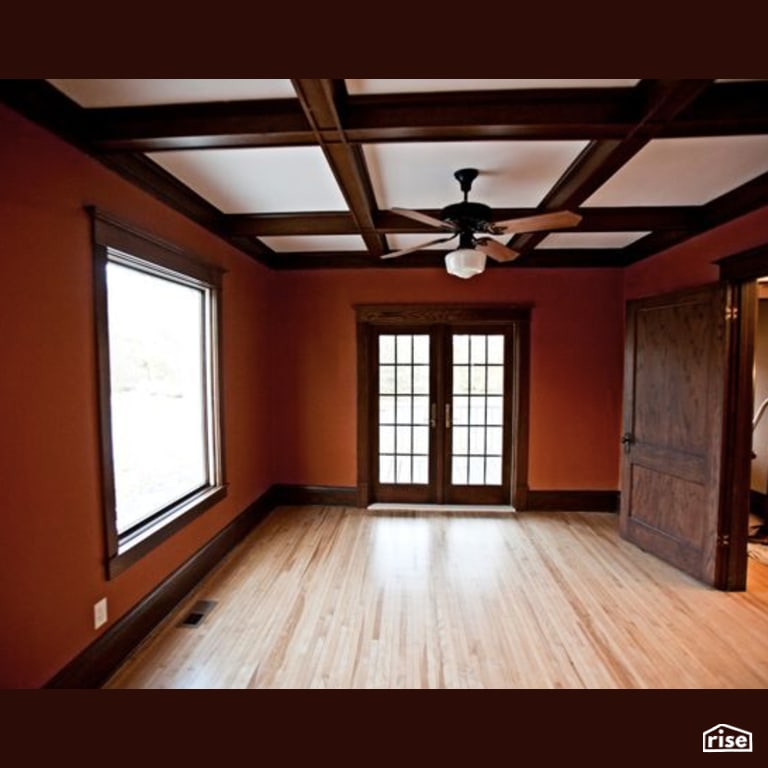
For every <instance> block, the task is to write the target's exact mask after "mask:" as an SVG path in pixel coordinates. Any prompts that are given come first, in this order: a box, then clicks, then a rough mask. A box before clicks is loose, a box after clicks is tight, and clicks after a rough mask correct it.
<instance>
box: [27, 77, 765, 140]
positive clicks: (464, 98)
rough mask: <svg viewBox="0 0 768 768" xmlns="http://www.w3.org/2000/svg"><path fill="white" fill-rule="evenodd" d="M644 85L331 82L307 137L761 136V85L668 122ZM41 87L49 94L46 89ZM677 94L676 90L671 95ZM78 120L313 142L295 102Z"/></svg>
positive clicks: (146, 134)
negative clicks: (432, 88) (464, 87)
mask: <svg viewBox="0 0 768 768" xmlns="http://www.w3.org/2000/svg"><path fill="white" fill-rule="evenodd" d="M22 82H23V81H22ZM647 82H648V81H644V82H643V83H641V84H640V85H639V86H638V87H637V88H618V89H616V88H578V89H575V88H574V89H552V90H534V91H487V92H479V93H472V94H468V93H438V94H397V95H383V96H354V97H349V96H347V95H346V91H345V90H344V88H343V81H332V86H331V88H332V92H333V94H332V100H333V101H336V102H338V110H337V116H338V123H337V122H336V121H335V119H334V118H333V114H332V113H330V112H329V111H328V109H325V110H323V109H322V108H319V107H318V112H317V115H316V118H318V120H317V130H318V131H319V132H320V134H321V137H322V140H323V142H324V143H326V144H333V143H343V142H344V141H348V142H351V143H366V142H382V141H384V142H386V141H423V140H460V139H464V140H468V139H563V140H577V139H578V140H585V139H587V140H597V139H624V138H627V137H628V136H629V135H630V134H631V133H632V132H635V131H636V130H637V127H638V125H640V124H643V125H645V127H646V129H647V130H648V132H649V133H650V134H652V135H658V136H664V137H669V136H709V135H716V134H728V135H742V134H751V133H758V132H765V131H766V130H768V84H766V83H724V84H718V85H714V86H712V88H711V89H710V91H707V92H706V93H704V94H702V96H701V98H697V99H696V100H695V101H694V102H693V103H692V104H690V106H689V107H687V108H686V109H684V110H683V111H682V113H681V114H680V115H678V116H677V117H675V119H674V120H672V121H671V122H670V119H669V117H668V116H667V114H665V113H664V112H663V111H662V112H659V113H657V114H650V115H649V114H647V113H648V107H649V104H650V105H651V106H652V105H653V103H654V99H655V98H657V94H655V93H654V92H653V89H652V87H651V86H648V85H646V83H647ZM659 82H663V81H659ZM674 82H679V81H674ZM689 82H694V83H695V82H703V81H689ZM46 85H48V84H46ZM48 87H49V88H51V89H53V86H50V85H48ZM53 90H54V91H55V90H56V89H53ZM56 93H58V92H56ZM680 93H682V91H678V94H680ZM59 95H61V94H59ZM665 107H666V109H667V110H669V109H670V108H672V109H674V101H672V100H670V101H667V102H665ZM82 112H83V113H84V117H86V118H87V133H88V137H89V140H90V141H91V142H92V143H93V144H94V145H96V146H97V147H99V148H100V149H101V150H104V151H136V152H151V151H160V150H172V149H202V148H213V147H245V146H294V145H304V144H313V143H315V134H314V133H313V131H312V126H311V125H310V123H309V122H308V120H307V117H306V114H305V111H304V109H303V108H302V105H301V104H300V103H299V101H298V100H296V99H272V100H265V101H238V102H221V103H201V104H180V105H161V106H144V107H120V108H103V109H89V110H82ZM85 113H87V114H85ZM342 132H343V134H342Z"/></svg>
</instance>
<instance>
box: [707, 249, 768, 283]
mask: <svg viewBox="0 0 768 768" xmlns="http://www.w3.org/2000/svg"><path fill="white" fill-rule="evenodd" d="M716 263H717V265H718V266H719V267H720V279H721V280H730V281H734V282H736V281H746V280H757V279H758V278H760V277H766V276H768V243H766V244H765V245H759V246H757V247H756V248H750V249H748V250H746V251H741V252H739V253H735V254H733V255H732V256H726V257H724V258H722V259H719V260H718V261H717V262H716Z"/></svg>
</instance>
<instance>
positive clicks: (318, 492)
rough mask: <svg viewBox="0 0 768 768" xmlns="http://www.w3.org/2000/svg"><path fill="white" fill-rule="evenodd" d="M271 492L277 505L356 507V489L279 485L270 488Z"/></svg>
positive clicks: (330, 486)
mask: <svg viewBox="0 0 768 768" xmlns="http://www.w3.org/2000/svg"><path fill="white" fill-rule="evenodd" d="M272 490H273V491H274V493H275V499H276V502H277V504H278V505H279V504H290V505H294V504H295V505H297V506H301V505H304V504H321V505H323V506H328V507H356V506H357V505H358V494H357V488H356V487H346V486H334V485H287V484H279V485H274V486H272Z"/></svg>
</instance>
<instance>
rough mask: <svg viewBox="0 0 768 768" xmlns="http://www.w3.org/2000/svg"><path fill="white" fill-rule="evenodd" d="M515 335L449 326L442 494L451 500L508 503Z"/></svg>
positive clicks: (442, 396)
mask: <svg viewBox="0 0 768 768" xmlns="http://www.w3.org/2000/svg"><path fill="white" fill-rule="evenodd" d="M512 342H513V333H512V329H511V328H509V327H497V328H492V327H483V328H476V327H467V328H457V327H451V328H448V329H446V334H445V341H444V343H443V344H442V346H441V348H442V349H443V350H444V358H443V361H442V362H443V370H444V373H443V375H442V376H441V377H440V380H441V381H444V382H445V391H444V392H442V393H440V402H441V404H442V409H443V414H444V419H443V423H442V428H443V432H444V434H445V440H444V442H443V447H442V448H443V452H444V458H443V461H442V462H441V467H442V468H443V472H442V477H440V478H438V482H439V483H440V484H441V486H442V489H443V491H442V498H443V500H444V501H445V503H447V504H509V498H510V493H509V487H510V475H511V468H512V467H511V464H512V462H511V449H512V418H511V415H512V402H513V400H514V393H513V387H512V380H513V376H512V372H513V368H514V365H513V359H512V357H513V343H512Z"/></svg>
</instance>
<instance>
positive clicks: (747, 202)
mask: <svg viewBox="0 0 768 768" xmlns="http://www.w3.org/2000/svg"><path fill="white" fill-rule="evenodd" d="M763 206H768V173H763V174H761V175H760V176H757V177H756V178H754V179H752V181H748V182H747V183H746V184H743V185H742V186H740V187H737V188H736V189H734V190H732V191H731V192H727V193H726V194H724V195H721V196H720V197H718V198H717V199H715V200H712V201H711V202H709V203H707V204H706V205H705V206H704V208H703V210H702V218H703V219H704V221H705V222H706V225H707V228H709V227H716V226H719V225H720V224H724V223H725V222H726V221H730V220H731V219H735V218H736V217H737V216H744V215H745V214H747V213H751V212H752V211H756V210H757V209H758V208H762V207H763Z"/></svg>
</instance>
